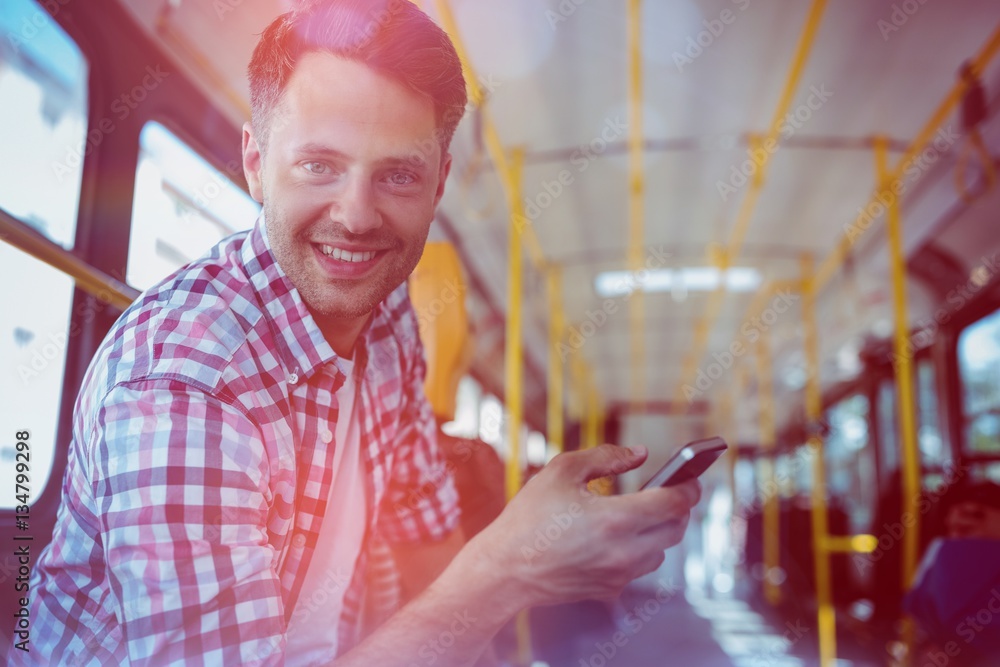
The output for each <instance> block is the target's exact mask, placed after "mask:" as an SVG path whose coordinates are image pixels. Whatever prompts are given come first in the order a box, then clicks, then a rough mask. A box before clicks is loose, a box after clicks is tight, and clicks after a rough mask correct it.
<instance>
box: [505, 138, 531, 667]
mask: <svg viewBox="0 0 1000 667" xmlns="http://www.w3.org/2000/svg"><path fill="white" fill-rule="evenodd" d="M523 165H524V150H523V149H521V148H515V149H514V150H513V151H511V160H510V162H509V167H508V169H509V172H508V174H507V178H508V180H509V181H510V182H511V184H512V186H513V187H512V188H511V190H510V193H509V201H508V208H509V210H510V224H509V226H508V232H507V233H508V241H507V253H508V256H507V304H508V308H507V341H506V343H507V349H506V352H505V354H504V385H505V386H504V394H505V403H506V407H507V414H508V420H507V441H508V442H509V443H510V450H509V455H508V457H507V499H508V500H509V499H511V498H513V497H514V495H515V494H517V492H518V491H519V490H520V488H521V423H522V421H523V414H524V413H523V409H524V406H523V392H522V390H523V382H524V373H523V340H522V329H521V321H522V315H523V310H524V308H523V305H524V304H523V282H524V280H523V278H524V276H523V270H524V267H523V257H522V250H521V248H522V246H521V225H520V221H521V220H523V219H524V211H523V207H522V204H521V202H522V201H523V199H522V197H521V172H522V167H523ZM515 624H516V625H515V627H516V628H517V651H518V662H519V663H520V664H522V665H527V664H530V662H531V635H530V634H529V633H530V626H529V624H528V616H527V614H526V613H525V612H521V613H520V614H518V615H517V619H516V621H515Z"/></svg>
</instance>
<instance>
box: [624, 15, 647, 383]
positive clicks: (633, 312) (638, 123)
mask: <svg viewBox="0 0 1000 667" xmlns="http://www.w3.org/2000/svg"><path fill="white" fill-rule="evenodd" d="M640 8H641V6H640V0H629V3H628V68H629V72H628V111H629V127H628V148H629V151H628V154H629V192H628V218H629V235H628V267H629V270H630V271H631V272H632V275H633V276H635V275H637V273H638V272H639V271H641V270H642V268H643V262H642V255H643V250H642V249H643V246H644V245H645V242H646V233H645V229H644V226H645V218H644V216H645V211H644V203H645V202H644V198H645V170H644V165H643V137H642V43H641V36H642V26H641V22H640V20H641V13H640ZM634 290H635V292H634V293H633V294H632V296H631V298H630V299H629V329H630V331H631V341H632V345H631V352H632V368H631V376H632V400H633V401H642V400H643V399H644V398H645V394H646V374H645V368H644V363H645V362H644V358H645V342H646V341H645V331H644V328H645V327H644V325H643V323H644V321H645V310H644V305H645V304H644V302H643V292H642V287H641V286H640V285H636V286H635V287H634Z"/></svg>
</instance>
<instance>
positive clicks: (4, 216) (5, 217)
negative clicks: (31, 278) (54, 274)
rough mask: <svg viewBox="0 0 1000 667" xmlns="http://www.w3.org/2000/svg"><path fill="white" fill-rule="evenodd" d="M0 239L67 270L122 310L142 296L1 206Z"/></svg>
mask: <svg viewBox="0 0 1000 667" xmlns="http://www.w3.org/2000/svg"><path fill="white" fill-rule="evenodd" d="M0 240H2V241H5V242H7V243H9V244H10V245H12V246H14V247H15V248H18V249H19V250H23V251H24V252H26V253H28V254H29V255H31V256H32V257H34V258H35V259H38V260H40V261H42V262H45V263H46V264H48V265H49V266H51V267H52V268H54V269H56V270H58V271H61V272H62V273H65V274H66V275H68V276H69V277H71V278H72V279H73V280H75V281H76V284H77V287H79V288H80V289H82V290H83V291H85V292H87V293H88V294H90V295H91V296H93V297H95V298H97V299H98V300H99V301H103V302H104V303H108V304H111V305H112V306H115V307H116V308H120V309H121V310H124V309H126V308H128V307H129V306H130V305H131V304H132V302H133V301H135V299H136V297H138V296H139V291H138V290H136V289H135V288H133V287H129V286H128V285H126V284H125V283H123V282H120V281H118V280H116V279H114V278H112V277H111V276H109V275H108V274H106V273H103V272H101V271H98V270H97V269H95V268H94V267H92V266H90V265H89V264H87V263H86V262H84V261H83V260H82V259H80V258H79V257H77V256H76V255H74V254H73V253H71V252H69V251H68V250H66V249H64V248H63V247H62V246H60V245H57V244H56V243H53V242H52V241H50V240H48V239H47V238H45V237H43V236H42V235H41V234H39V233H38V232H35V231H34V230H32V229H31V228H30V227H28V226H27V225H25V224H24V223H23V222H21V221H20V220H18V219H17V218H15V217H14V216H12V215H11V214H10V213H8V212H7V211H5V210H3V209H2V208H0Z"/></svg>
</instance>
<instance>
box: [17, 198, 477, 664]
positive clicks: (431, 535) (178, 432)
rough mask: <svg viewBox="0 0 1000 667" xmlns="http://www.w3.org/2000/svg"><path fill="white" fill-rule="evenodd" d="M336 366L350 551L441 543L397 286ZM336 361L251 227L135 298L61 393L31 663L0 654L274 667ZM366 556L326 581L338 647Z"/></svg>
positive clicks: (322, 492) (329, 438)
mask: <svg viewBox="0 0 1000 667" xmlns="http://www.w3.org/2000/svg"><path fill="white" fill-rule="evenodd" d="M355 358H356V372H357V373H358V374H359V377H360V391H359V408H360V411H361V416H362V421H363V423H362V438H361V447H362V460H363V461H364V465H365V468H366V470H367V476H366V480H365V481H366V484H365V486H366V497H367V502H368V507H370V508H378V509H374V510H373V511H370V512H369V517H370V519H369V522H368V525H367V527H366V536H365V544H366V545H371V544H372V543H373V542H375V541H377V540H372V539H371V538H373V537H376V536H377V538H378V540H384V541H387V542H389V543H401V542H415V541H430V540H437V539H441V538H442V537H444V536H446V535H447V534H448V533H449V532H450V531H451V530H452V529H454V528H455V527H456V526H457V519H458V507H457V495H456V493H455V489H454V485H453V482H452V479H451V476H450V474H449V472H448V470H447V469H446V466H445V461H444V458H443V456H442V455H441V454H440V452H439V451H438V448H437V444H436V441H435V427H434V420H433V417H432V414H431V409H430V406H429V404H428V402H427V400H426V398H425V397H424V394H423V388H422V381H423V375H424V363H425V362H424V359H423V350H422V347H421V344H420V340H419V337H418V333H417V321H416V317H415V314H414V312H413V307H412V306H411V304H410V301H409V298H408V297H407V294H406V286H405V285H402V286H400V287H399V288H398V289H397V290H395V291H394V292H393V293H392V294H391V295H390V296H389V297H388V298H387V299H386V300H385V301H384V302H382V303H381V304H379V306H378V307H377V308H376V309H375V312H374V314H373V316H372V318H371V321H370V324H369V326H368V327H367V328H366V329H365V331H364V333H363V334H362V336H361V338H359V341H358V346H357V348H356V349H355ZM336 359H337V356H336V354H335V353H334V351H333V349H332V348H331V347H330V345H329V344H328V343H327V341H326V339H325V338H324V337H323V335H322V333H321V332H320V330H319V327H318V326H317V324H316V322H315V321H314V320H313V318H312V316H311V315H310V313H309V312H308V310H307V309H306V307H305V306H304V304H303V302H302V299H301V297H300V295H299V293H298V291H297V290H296V289H295V288H294V287H293V286H292V284H291V283H290V281H289V280H288V277H287V276H286V275H285V273H284V272H283V271H282V270H281V269H280V267H279V266H278V264H277V262H276V261H275V258H274V255H273V254H272V252H271V249H270V246H269V243H268V240H267V235H266V233H265V229H264V224H263V219H262V218H261V219H258V221H257V224H256V225H255V226H254V228H253V229H252V230H250V231H249V232H243V233H240V234H236V235H234V236H231V237H229V238H228V239H225V240H224V241H222V242H221V243H220V244H219V245H218V246H216V247H215V248H214V249H213V250H212V251H211V252H210V253H209V254H208V255H207V256H205V257H203V258H201V259H199V260H197V261H195V262H193V263H192V264H189V265H188V266H186V267H184V268H182V269H181V270H179V271H178V272H177V273H175V274H174V275H172V276H171V277H169V278H167V279H166V280H164V281H163V282H161V283H160V284H159V285H157V286H154V287H152V288H151V289H149V290H148V291H146V292H145V293H143V295H142V296H140V298H139V299H138V300H137V301H136V302H135V303H133V304H132V306H130V307H129V308H128V310H126V311H125V313H123V314H122V316H121V318H119V320H118V321H117V322H116V324H115V325H114V327H112V329H111V331H110V332H109V333H108V335H107V337H106V338H105V340H104V343H103V344H102V345H101V348H100V350H99V351H98V353H97V355H96V356H95V358H94V360H93V362H92V363H91V365H90V368H89V370H88V372H87V375H86V377H85V379H84V382H83V387H82V388H81V391H80V395H79V397H78V399H77V403H76V410H75V416H74V422H73V440H72V443H71V445H70V451H69V461H68V464H67V470H66V476H65V478H64V479H63V485H62V504H61V506H60V508H59V514H58V517H57V522H56V526H55V530H54V533H53V537H52V542H51V544H49V546H47V547H46V549H45V550H44V551H43V552H42V554H41V556H40V557H39V559H38V562H37V564H36V565H35V567H34V571H33V574H32V577H31V583H30V586H31V587H30V591H31V608H30V612H31V619H32V626H31V643H30V648H31V652H30V653H29V654H26V653H24V652H23V651H20V650H16V649H11V655H12V659H13V660H14V662H15V664H18V663H23V662H24V661H27V663H28V664H81V665H111V664H134V665H175V664H176V665H181V664H184V665H201V664H205V665H280V664H282V663H283V662H284V659H283V655H284V649H285V629H286V626H287V622H288V619H289V618H290V616H291V614H292V611H293V610H296V601H297V600H298V599H299V596H300V593H302V591H300V588H301V586H302V581H303V580H304V578H305V573H306V570H307V568H308V567H309V563H310V562H311V560H312V559H313V558H314V556H315V554H314V549H315V545H316V540H317V533H318V531H319V529H320V526H321V524H322V521H323V514H324V512H325V510H326V505H327V502H328V499H329V497H330V484H331V479H332V471H331V469H330V463H331V461H332V460H333V453H334V446H335V445H336V443H335V442H334V441H333V435H332V434H333V433H334V432H335V431H336V428H335V425H336V421H337V402H336V398H335V392H336V391H337V389H338V388H339V387H340V386H341V384H342V383H343V381H344V376H343V374H342V373H341V372H340V370H339V369H338V368H337V366H336V364H335V361H336ZM366 552H367V549H364V548H363V549H362V553H361V554H359V557H358V560H357V562H356V565H355V569H354V572H353V575H352V576H350V577H347V576H346V575H345V574H344V573H333V572H331V573H329V576H328V577H327V578H326V581H327V582H328V585H329V586H344V585H346V586H348V587H349V588H348V590H347V592H346V594H345V600H344V611H343V614H342V616H341V618H340V619H339V624H338V625H337V628H338V633H339V634H338V638H339V651H340V652H341V653H342V652H344V651H346V650H347V649H348V648H350V647H351V645H352V644H353V643H354V642H355V640H356V638H357V636H358V624H359V620H360V615H361V607H362V599H363V597H362V594H363V593H364V589H365V580H366V567H367V565H368V561H369V559H368V558H367V553H366ZM316 593H317V591H309V592H308V594H309V595H315V594H316ZM303 599H304V600H308V598H303ZM310 609H311V606H310V605H308V604H306V605H300V606H299V607H298V609H297V610H296V613H307V614H308V613H310ZM315 621H316V622H319V623H328V624H330V627H331V628H333V627H334V625H333V624H332V623H331V620H330V619H318V618H317V619H315Z"/></svg>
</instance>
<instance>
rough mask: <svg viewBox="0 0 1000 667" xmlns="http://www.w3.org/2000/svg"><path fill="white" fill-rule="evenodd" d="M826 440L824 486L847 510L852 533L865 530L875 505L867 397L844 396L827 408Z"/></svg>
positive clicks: (873, 460) (872, 449) (872, 450)
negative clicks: (828, 428) (825, 479)
mask: <svg viewBox="0 0 1000 667" xmlns="http://www.w3.org/2000/svg"><path fill="white" fill-rule="evenodd" d="M828 418H829V420H830V435H829V436H828V437H827V440H826V465H827V480H828V482H827V483H828V489H829V492H830V495H831V498H835V499H836V500H837V501H838V502H839V504H840V506H841V508H842V509H843V510H844V511H846V512H847V516H848V522H849V524H850V528H851V530H852V531H853V532H855V533H858V532H861V531H864V530H867V529H868V528H869V527H870V524H871V520H872V512H873V510H874V508H875V502H876V498H875V494H876V482H875V456H874V451H875V450H874V448H872V447H870V446H869V434H868V399H867V398H866V397H864V396H861V395H856V396H852V397H850V398H847V399H844V400H842V401H841V402H839V403H837V404H836V405H834V406H833V407H831V408H830V411H829V413H828Z"/></svg>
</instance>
